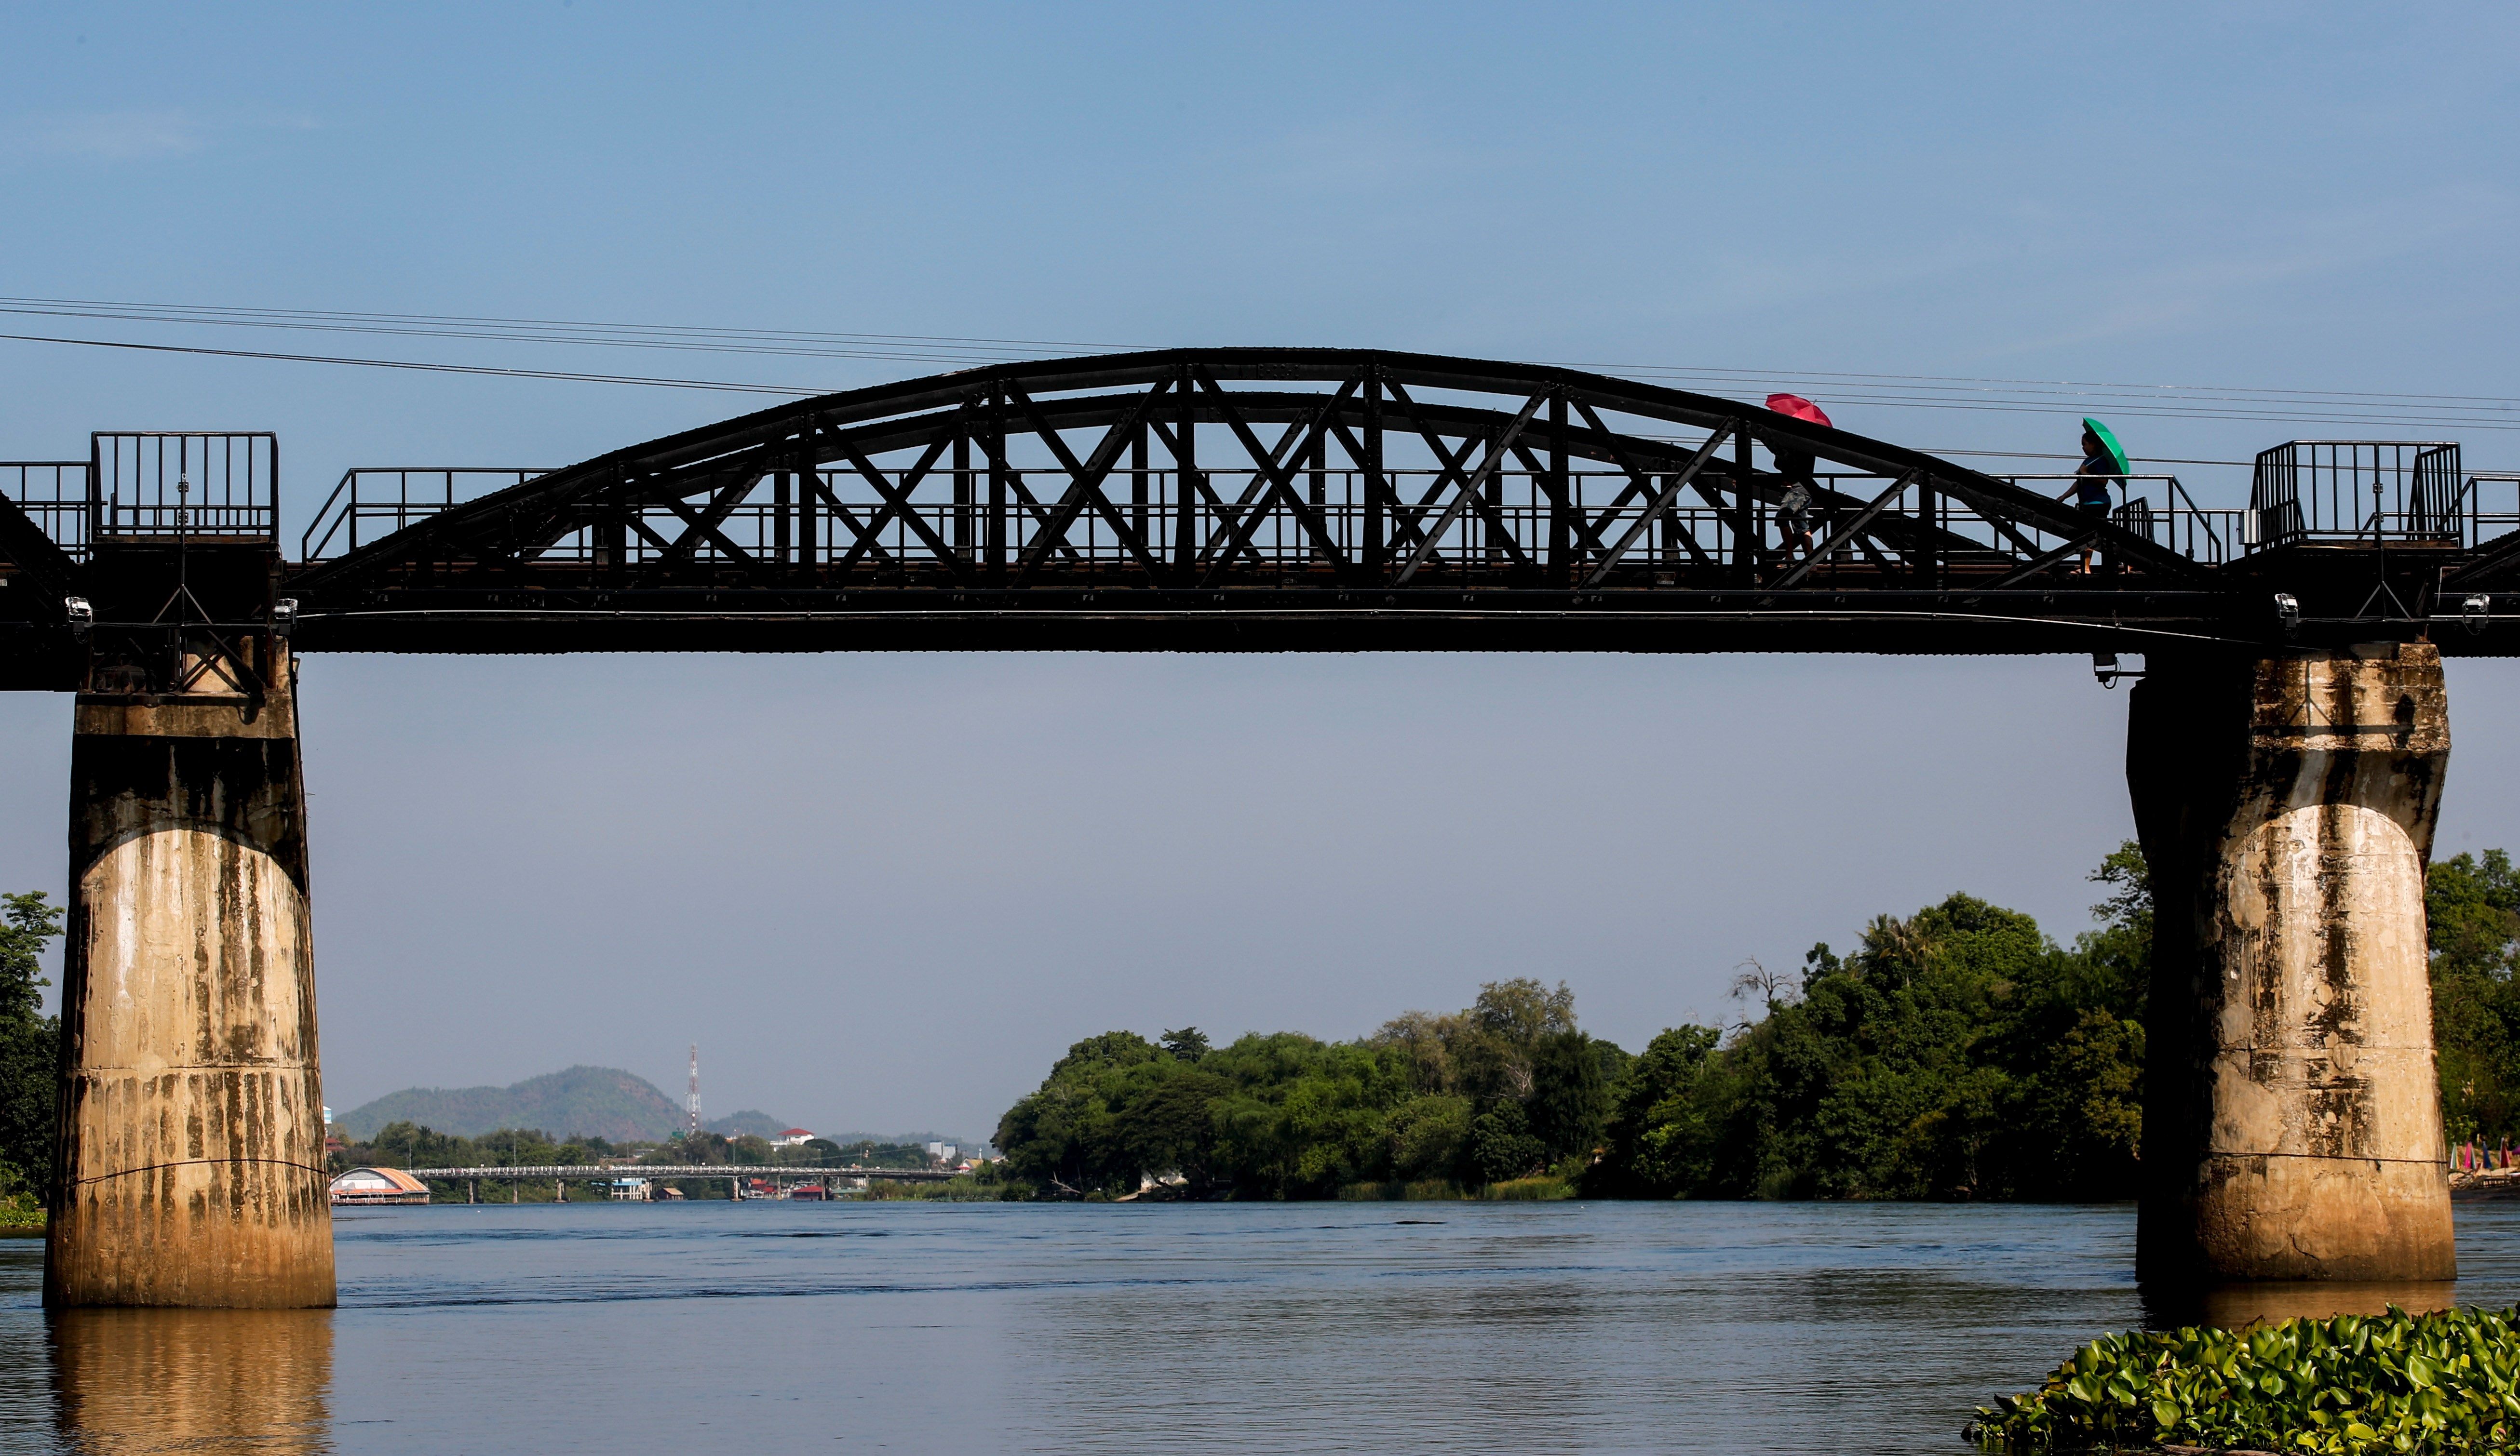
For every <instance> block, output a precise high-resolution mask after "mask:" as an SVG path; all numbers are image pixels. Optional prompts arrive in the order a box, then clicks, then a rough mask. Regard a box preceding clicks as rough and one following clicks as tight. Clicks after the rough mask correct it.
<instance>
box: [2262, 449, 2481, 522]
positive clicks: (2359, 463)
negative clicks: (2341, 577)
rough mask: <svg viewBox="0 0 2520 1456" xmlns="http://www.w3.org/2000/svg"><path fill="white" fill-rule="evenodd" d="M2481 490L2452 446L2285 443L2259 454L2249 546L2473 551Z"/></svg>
mask: <svg viewBox="0 0 2520 1456" xmlns="http://www.w3.org/2000/svg"><path fill="white" fill-rule="evenodd" d="M2478 483H2479V482H2478V481H2477V480H2476V478H2475V477H2469V476H2465V475H2463V474H2462V473H2461V472H2460V470H2459V452H2458V446H2457V445H2456V444H2453V443H2452V442H2449V441H2444V440H2289V441H2286V442H2285V443H2283V444H2281V445H2277V446H2275V447H2274V448H2273V449H2271V450H2264V451H2261V452H2259V454H2258V458H2257V463H2256V467H2255V469H2254V470H2253V471H2252V472H2251V476H2250V483H2249V512H2250V514H2249V521H2248V526H2249V545H2250V546H2251V547H2252V548H2267V547H2276V546H2291V545H2295V544H2299V543H2305V542H2333V543H2343V544H2352V543H2356V542H2360V543H2363V544H2364V545H2373V546H2376V545H2380V544H2383V543H2388V542H2405V543H2408V544H2428V545H2438V546H2474V545H2475V544H2476V543H2477V541H2479V540H2480V539H2483V538H2482V537H2481V536H2480V535H2479V534H2478V528H2479V525H2480V524H2481V522H2480V521H2479V519H2478V511H2477V509H2476V507H2477V505H2478V502H2477V500H2476V497H2475V492H2474V490H2473V489H2472V487H2474V486H2475V485H2477V484H2478ZM2503 529H2508V527H2504V528H2503ZM2492 534H2498V533H2492Z"/></svg>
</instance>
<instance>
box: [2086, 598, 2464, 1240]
mask: <svg viewBox="0 0 2520 1456" xmlns="http://www.w3.org/2000/svg"><path fill="white" fill-rule="evenodd" d="M2449 761H2450V724H2449V707H2448V700H2447V698H2446V695H2445V694H2444V692H2443V688H2442V667H2441V654H2440V653H2439V652H2438V651H2437V650H2435V649H2434V648H2433V647H2432V646H2431V645H2430V644H2428V643H2378V644H2374V645H2370V646H2366V647H2347V648H2342V649H2332V650H2314V651H2301V652H2293V653H2287V654H2284V655H2281V656H2270V657H2260V658H2247V657H2234V656H2228V655H2217V656H2208V657H2185V656H2183V657H2180V658H2176V659H2163V658H2159V657H2156V658H2155V659H2154V661H2153V667H2152V672H2151V676H2150V677H2149V678H2148V679H2147V680H2146V681H2145V682H2143V683H2141V684H2138V686H2137V688H2136V690H2135V695H2134V703H2133V707H2132V710H2131V721H2130V724H2129V743H2128V752H2127V777H2128V780H2129V784H2130V786H2131V788H2132V789H2133V791H2134V796H2135V807H2136V821H2137V825H2138V832H2139V833H2140V835H2141V837H2142V842H2143V849H2144V858H2145V860H2147V861H2148V862H2149V864H2150V865H2151V870H2152V884H2153V895H2154V904H2155V922H2154V930H2153V973H2152V974H2153V980H2152V990H2151V997H2150V1001H2149V1006H2150V1011H2149V1019H2150V1026H2149V1028H2148V1035H2147V1046H2146V1052H2147V1055H2146V1063H2145V1078H2146V1086H2145V1097H2144V1146H2143V1154H2144V1157H2143V1167H2144V1169H2145V1181H2146V1186H2145V1188H2144V1190H2143V1195H2142V1205H2141V1208H2142V1212H2141V1223H2140V1230H2139V1233H2138V1244H2139V1253H2138V1261H2139V1264H2140V1267H2141V1269H2142V1272H2143V1273H2144V1275H2145V1276H2146V1277H2147V1278H2171V1279H2187V1280H2201V1281H2207V1282H2212V1281H2222V1280H2284V1279H2320V1280H2348V1281H2373V1282H2376V1281H2392V1280H2445V1279H2451V1278H2454V1277H2456V1274H2457V1267H2458V1265H2457V1258H2456V1256H2455V1254H2454V1253H2453V1248H2452V1242H2451V1208H2450V1184H2449V1177H2448V1171H2447V1169H2448V1166H2449V1149H2448V1145H2447V1142H2446V1139H2445V1137H2444V1134H2443V1130H2442V1119H2441V1097H2440V1085H2439V1080H2438V1074H2437V1072H2436V1069H2435V1064H2434V1056H2433V1026H2432V986H2431V980H2430V968H2429V967H2430V957H2429V950H2428V948H2427V942H2426V936H2425V922H2424V866H2425V863H2426V861H2427V860H2428V859H2429V858H2430V856H2431V853H2432V841H2433V825H2434V822H2435V820H2436V818H2437V817H2438V816H2439V814H2440V811H2441V793H2442V782H2443V775H2444V772H2445V771H2446V770H2447V768H2448V765H2449Z"/></svg>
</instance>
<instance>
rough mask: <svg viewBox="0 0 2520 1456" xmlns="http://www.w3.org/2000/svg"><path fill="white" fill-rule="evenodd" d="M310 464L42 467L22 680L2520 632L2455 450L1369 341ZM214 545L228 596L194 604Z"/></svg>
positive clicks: (211, 585) (15, 665) (2047, 646)
mask: <svg viewBox="0 0 2520 1456" xmlns="http://www.w3.org/2000/svg"><path fill="white" fill-rule="evenodd" d="M13 472H14V473H13ZM277 478H278V446H277V442H276V441H273V440H272V439H271V438H270V437H269V436H265V435H234V436H231V435H213V434H197V435H139V434H117V435H99V436H97V437H95V440H94V442H93V443H92V446H91V450H90V457H89V460H88V461H86V462H83V463H82V462H76V461H46V462H32V463H21V464H16V465H0V495H7V496H9V498H10V499H9V502H8V503H6V504H5V505H0V563H5V564H0V583H5V584H6V590H0V684H8V685H18V686H56V687H58V686H68V685H88V686H91V687H93V686H96V685H98V684H118V685H120V686H124V687H127V688H130V689H131V690H135V691H141V692H147V691H151V690H154V689H155V688H156V687H158V686H162V685H163V684H160V683H159V681H158V680H159V679H160V678H162V677H164V676H165V674H166V672H167V671H168V669H166V668H165V667H163V666H162V665H163V664H165V663H168V662H171V661H174V660H177V659H178V657H179V656H180V655H181V654H178V653H176V652H175V651H173V650H172V646H171V639H172V638H173V637H176V636H180V635H181V634H182V633H183V632H185V631H193V632H194V635H195V636H196V637H202V636H203V634H207V636H208V637H209V638H216V639H219V640H220V644H219V645H216V646H211V647H209V648H208V650H211V651H213V652H225V653H228V654H229V655H232V656H235V657H236V658H237V659H238V661H239V662H240V663H243V662H244V661H245V659H246V658H248V657H249V656H250V655H251V654H250V653H248V652H246V651H245V650H244V649H243V648H241V647H238V646H236V645H235V641H236V640H239V639H243V638H247V637H253V636H261V635H266V634H267V635H269V636H273V637H277V636H280V635H283V634H293V642H294V645H295V646H296V648H297V649H299V650H303V651H412V652H418V651H438V652H552V651H577V650H588V651H623V650H676V651H685V650H734V651H825V650H858V649H896V648H899V649H928V650H933V649H948V650H950V649H1030V648H1042V649H1077V648H1099V649H1114V650H1200V651H1268V650H1306V651H1341V650H1375V649H1431V650H1454V649H1461V650H1476V649H1505V650H1612V651H1875V652H2068V651H2070V652H2111V651H2145V650H2155V651H2158V650H2164V649H2170V648H2176V647H2180V646H2199V647H2203V646H2211V645H2216V644H2228V645H2233V646H2239V647H2245V648H2251V649H2255V650H2269V649H2280V648H2282V647H2284V646H2285V645H2287V644H2294V643H2298V644H2301V645H2322V644H2324V645H2342V644H2348V643H2353V642H2359V641H2368V640H2414V639H2418V638H2422V637H2425V636H2427V635H2433V634H2438V635H2439V640H2440V641H2441V644H2442V646H2443V647H2444V649H2445V650H2446V651H2451V652H2464V653H2497V654H2498V653H2502V652H2506V651H2514V650H2520V633H2513V632H2511V631H2510V630H2509V629H2508V628H2507V627H2505V626H2503V625H2501V624H2503V623H2504V622H2505V621H2506V619H2507V617H2508V615H2509V614H2508V613H2505V612H2500V611H2498V610H2497V609H2496V608H2497V602H2496V600H2495V598H2494V596H2493V592H2494V589H2495V588H2496V587H2498V586H2504V585H2508V584H2509V583H2508V575H2509V573H2510V572H2511V571H2513V570H2515V569H2520V479H2515V478H2514V477H2510V476H2502V475H2491V474H2476V475H2470V474H2464V473H2462V472H2461V471H2460V469H2459V467H2458V453H2457V447H2456V446H2454V445H2450V444H2445V443H2439V442H2367V441H2366V442H2294V443H2293V444H2290V445H2285V446H2279V447H2277V448H2276V449H2274V450H2272V451H2269V452H2267V453H2266V454H2265V455H2264V456H2262V457H2261V458H2260V461H2259V464H2258V468H2257V470H2256V471H2255V473H2254V476H2253V484H2252V487H2251V495H2250V499H2249V501H2248V503H2247V504H2246V505H2245V506H2240V505H2233V506H2228V507H2204V506H2200V505H2199V504H2198V503H2197V502H2196V501H2195V500H2194V499H2193V497H2192V496H2191V495H2190V494H2189V493H2188V491H2187V489H2186V487H2185V486H2184V485H2183V483H2182V482H2181V481H2180V480H2179V479H2178V478H2177V477H2175V476H2170V475H2126V476H2117V477H2111V478H2110V479H2109V480H2108V481H2107V491H2108V496H2109V499H2108V502H2107V505H2106V507H2105V508H2104V509H2095V510H2087V509H2082V508H2078V507H2077V506H2075V505H2069V504H2067V503H2066V502H2064V501H2062V500H2059V499H2058V497H2059V496H2060V495H2071V494H2074V482H2073V480H2072V478H2071V477H2068V476H2058V475H2012V476H1995V475H1989V474H1985V473H1982V472H1980V471H1977V470H1975V469H1972V468H1969V467H1967V466H1964V465H1960V464H1957V463H1953V462H1951V461H1948V460H1944V459H1939V458H1937V457H1933V456H1929V455H1925V454H1922V453H1920V452H1916V451H1913V450H1909V449H1907V448H1905V447H1902V446H1898V445H1894V444H1890V443H1888V442H1885V441H1880V440H1875V439H1870V438H1868V437H1865V436H1861V435H1857V434H1854V433H1852V432H1849V431H1845V430H1838V429H1832V428H1829V427H1827V426H1824V425H1821V424H1817V423H1812V422H1809V421H1806V420H1803V419H1795V418H1791V417H1788V416H1785V415H1781V414H1778V413H1775V412H1772V411H1768V410H1765V409H1763V408H1760V407H1757V406H1753V405H1747V404H1744V403H1741V402H1738V401H1733V400H1726V399H1720V398H1716V397H1713V396H1707V395H1697V394H1691V393H1688V392H1685V391H1679V390H1671V389H1664V388H1661V387H1659V386H1654V385H1648V384H1641V383H1636V382H1633V381H1628V380H1621V379H1615V378H1609V377H1606V376H1602V375H1588V374H1582V373H1579V372H1575V371H1569V370H1559V369H1552V368H1546V367H1539V366H1526V365H1511V364H1499V363H1493V362H1487V361H1479V360H1463V359H1450V358H1441V357H1435V356H1425V355H1411V354H1392V353H1383V352H1376V351H1364V350H1248V349H1239V350H1238V349H1217V350H1175V351H1162V352H1157V353H1149V354H1136V355H1117V356H1106V357H1101V358H1092V359H1078V360H1061V361H1050V362H1043V363H1033V364H1025V365H1021V366H1001V367H993V368H990V369H983V370H974V371H969V372H967V373H964V374H958V375H941V376H937V377H934V378H928V379H917V380H910V381H907V382H904V383H901V384H894V385H885V386H880V387H877V388H874V389H865V390H857V391H852V392H848V393H843V394H835V395H829V396H825V397H822V398H819V399H813V400H805V401H801V402H798V403H795V404H791V405H784V406H781V407H778V408H775V409H771V410H765V411H762V412H760V413H758V414H755V415H750V416H745V417H742V418H740V419H732V420H728V421H725V422H723V423H721V424H717V425H711V426H706V427H703V428H700V429H696V430H690V431H686V432H684V433H682V434H679V435H673V436H668V437H665V438H663V439H659V440H653V441H649V442H646V443H644V444H641V445H635V446H631V447H628V448H627V449H624V450H619V451H615V452H612V453H611V454H608V455H605V456H601V457H598V458H596V459H594V460H590V461H586V462H583V463H578V464H575V465H570V466H566V467H563V468H560V469H551V470H541V469H528V468H501V469H487V468H465V467H445V466H438V467H429V468H418V467H394V468H390V469H371V468H362V469H354V470H350V471H348V472H345V473H344V474H343V476H342V477H341V478H340V480H339V482H338V483H337V485H336V486H335V487H334V489H333V490H332V492H331V493H330V494H329V495H328V496H327V497H326V498H325V500H324V501H323V503H322V504H321V505H320V506H319V507H317V509H316V510H315V511H314V513H313V514H312V516H311V517H310V518H309V519H308V522H307V524H306V525H305V527H304V529H303V530H302V531H301V533H300V534H299V536H298V540H297V542H296V547H297V559H295V560H290V559H287V558H286V556H285V553H284V552H283V551H282V547H281V536H280V531H279V518H280V516H279V507H278V498H277ZM196 480H198V488H197V487H196V485H195V484H194V482H195V481H196ZM13 486H14V490H13V489H12V487H13ZM196 489H198V494H196V493H195V492H196ZM179 562H181V563H185V564H179ZM187 573H189V577H188V579H189V581H190V583H191V591H192V593H193V596H194V597H195V598H196V604H198V605H199V607H200V611H199V612H198V614H196V615H197V617H198V620H196V621H194V622H193V623H191V624H189V626H186V625H185V624H179V623H170V622H168V621H166V620H163V618H164V614H165V611H166V609H167V608H166V604H167V602H168V600H169V596H170V591H171V584H172V583H173V582H174V581H175V580H176V579H178V577H179V576H182V575H186V574H187ZM72 598H76V599H77V601H78V602H79V603H82V605H80V606H77V607H70V606H66V605H65V603H66V602H68V601H70V600H71V599H72ZM79 613H84V614H85V615H84V616H80V615H78V614H79ZM2453 625H2455V626H2456V627H2458V628H2460V629H2463V630H2459V631H2443V629H2448V628H2451V627H2453ZM196 645H197V646H201V645H203V644H196ZM266 655H267V654H266Z"/></svg>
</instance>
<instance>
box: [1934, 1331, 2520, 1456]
mask: <svg viewBox="0 0 2520 1456" xmlns="http://www.w3.org/2000/svg"><path fill="white" fill-rule="evenodd" d="M2515 1381H2520V1309H2504V1310H2484V1309H2446V1310H2441V1311H2439V1312H2437V1313H2432V1314H2421V1315H2415V1314H2408V1313H2407V1312H2406V1311H2405V1310H2403V1309H2400V1308H2397V1307H2396V1306H2394V1305H2392V1306H2391V1307H2390V1309H2389V1312H2388V1313H2386V1314H2384V1315H2370V1316H2360V1315H2352V1314H2341V1315H2338V1316H2336V1317H2335V1318H2333V1319H2323V1320H2322V1319H2293V1320H2286V1321H2284V1322H2283V1323H2281V1324H2277V1325H2261V1326H2258V1327H2256V1328H2254V1329H2250V1330H2246V1331H2242V1332H2238V1333H2234V1332H2232V1331H2229V1330H2220V1329H2213V1328H2201V1329H2200V1328H2194V1327H2191V1328H2187V1329H2183V1330H2179V1331H2176V1332H2170V1331H2163V1332H2134V1333H2129V1334H2124V1335H2110V1336H2106V1337H2103V1338H2101V1339H2099V1340H2094V1341H2093V1342H2092V1343H2091V1344H2090V1345H2087V1346H2083V1347H2082V1348H2081V1349H2079V1350H2077V1351H2075V1353H2074V1357H2073V1358H2072V1359H2070V1360H2067V1361H2066V1362H2065V1363H2064V1364H2062V1365H2059V1366H2058V1367H2056V1373H2055V1374H2054V1375H2052V1376H2050V1377H2048V1383H2047V1384H2046V1385H2043V1386H2041V1387H2040V1388H2039V1389H2038V1390H2032V1391H2030V1392H2028V1393H2026V1394H2022V1395H2006V1396H2001V1397H1999V1398H1998V1399H1997V1400H1996V1403H1995V1405H1994V1407H1993V1408H1992V1409H1989V1408H1986V1407H1980V1408H1979V1410H1978V1420H1977V1421H1976V1422H1974V1423H1972V1424H1971V1426H1970V1428H1969V1433H1968V1434H1970V1436H1971V1437H1972V1438H1973V1439H1975V1440H1976V1441H1977V1442H1978V1443H1979V1444H1980V1445H1981V1446H1984V1447H1986V1448H1987V1449H1990V1450H1999V1451H2049V1450H2080V1449H2085V1448H2088V1447H2093V1446H2111V1447H2114V1446H2146V1445H2152V1444H2156V1443H2158V1444H2181V1445H2194V1446H2207V1447H2219V1448H2223V1449H2231V1448H2243V1447H2244V1448H2254V1449H2259V1450H2268V1451H2303V1452H2315V1453H2326V1452H2363V1451H2371V1452H2378V1451H2498V1450H2512V1449H2520V1390H2515V1388H2514V1386H2515Z"/></svg>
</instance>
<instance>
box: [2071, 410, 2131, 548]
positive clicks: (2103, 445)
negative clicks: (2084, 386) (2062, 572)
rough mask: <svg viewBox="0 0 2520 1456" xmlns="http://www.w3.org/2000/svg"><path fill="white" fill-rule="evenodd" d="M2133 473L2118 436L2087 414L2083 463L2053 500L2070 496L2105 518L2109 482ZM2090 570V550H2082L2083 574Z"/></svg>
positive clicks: (2080, 508)
mask: <svg viewBox="0 0 2520 1456" xmlns="http://www.w3.org/2000/svg"><path fill="white" fill-rule="evenodd" d="M2134 473H2135V472H2134V471H2133V470H2131V469H2129V468H2128V467H2127V453H2126V447H2124V446H2122V445H2120V444H2119V443H2118V437H2117V436H2116V435H2115V434H2114V433H2112V432H2111V431H2110V429H2109V427H2108V426H2107V425H2105V424H2102V423H2101V422H2100V421H2098V420H2096V419H2092V418H2090V417H2089V416H2086V417H2084V419H2083V463H2082V464H2081V465H2079V466H2077V467H2076V468H2075V470H2074V483H2073V484H2071V485H2069V486H2067V487H2065V488H2064V489H2063V490H2061V491H2059V492H2057V493H2056V499H2057V500H2059V501H2061V500H2063V499H2065V498H2066V497H2067V496H2071V497H2073V498H2074V507H2075V508H2076V509H2078V510H2088V511H2091V512H2092V513H2093V514H2094V515H2097V516H2099V517H2100V518H2102V519H2103V520H2105V519H2107V517H2108V513H2109V504H2110V502H2109V482H2110V481H2112V480H2121V481H2122V480H2124V479H2125V478H2126V477H2127V476H2129V475H2132V474H2134ZM2091 570H2092V553H2091V552H2088V551H2086V552H2083V574H2084V575H2086V576H2088V575H2090V574H2091Z"/></svg>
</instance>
